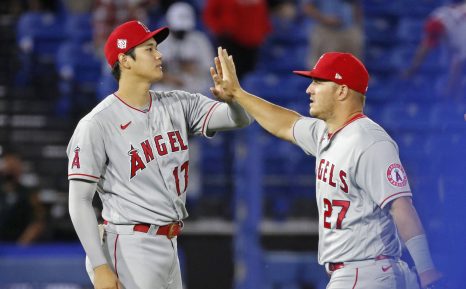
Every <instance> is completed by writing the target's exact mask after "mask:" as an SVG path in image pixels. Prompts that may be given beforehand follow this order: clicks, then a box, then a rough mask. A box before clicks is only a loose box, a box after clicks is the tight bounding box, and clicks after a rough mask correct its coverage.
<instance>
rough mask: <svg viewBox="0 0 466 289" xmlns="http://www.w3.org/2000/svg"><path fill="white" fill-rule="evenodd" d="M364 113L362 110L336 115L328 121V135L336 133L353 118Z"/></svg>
mask: <svg viewBox="0 0 466 289" xmlns="http://www.w3.org/2000/svg"><path fill="white" fill-rule="evenodd" d="M360 113H362V109H357V110H353V111H348V112H346V113H341V114H338V113H336V114H335V117H333V118H331V119H328V120H326V121H325V122H326V124H327V130H328V133H334V132H336V131H337V130H339V129H340V128H341V127H343V126H344V125H345V124H346V123H347V122H348V121H349V120H350V119H351V118H353V117H354V116H356V115H357V114H360Z"/></svg>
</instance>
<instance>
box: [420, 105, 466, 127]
mask: <svg viewBox="0 0 466 289" xmlns="http://www.w3.org/2000/svg"><path fill="white" fill-rule="evenodd" d="M465 113H466V104H465V103H464V102H454V101H448V100H447V101H446V102H444V103H440V104H437V105H435V106H434V107H433V108H432V110H431V112H430V116H429V118H430V122H431V125H432V126H434V127H437V128H440V129H443V130H444V131H461V130H462V131H463V132H464V131H465V121H464V114H465Z"/></svg>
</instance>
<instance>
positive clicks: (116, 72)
mask: <svg viewBox="0 0 466 289" xmlns="http://www.w3.org/2000/svg"><path fill="white" fill-rule="evenodd" d="M134 49H135V47H133V48H131V49H130V50H128V51H127V52H126V53H125V55H128V56H129V57H131V58H132V59H134V60H136V53H134ZM112 75H113V77H115V79H116V80H117V81H120V77H121V69H120V62H118V61H117V62H115V64H114V65H113V67H112Z"/></svg>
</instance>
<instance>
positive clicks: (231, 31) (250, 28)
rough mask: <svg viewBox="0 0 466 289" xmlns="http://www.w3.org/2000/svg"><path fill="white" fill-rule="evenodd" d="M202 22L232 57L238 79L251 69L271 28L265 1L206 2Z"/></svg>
mask: <svg viewBox="0 0 466 289" xmlns="http://www.w3.org/2000/svg"><path fill="white" fill-rule="evenodd" d="M203 20H204V23H205V25H206V27H207V28H208V29H209V30H210V32H211V33H212V34H213V35H214V36H215V38H216V41H217V44H218V45H220V46H222V47H224V48H226V49H228V51H230V53H231V54H232V55H233V56H235V59H236V71H237V73H238V76H239V77H240V78H241V77H242V76H243V75H244V74H245V73H246V72H248V71H250V70H252V69H253V68H254V65H255V63H256V59H257V54H258V48H259V46H260V45H261V44H262V43H263V42H264V39H265V38H266V36H267V34H268V32H269V31H270V27H271V25H270V22H269V15H268V9H267V1H266V0H207V1H206V6H205V8H204V11H203Z"/></svg>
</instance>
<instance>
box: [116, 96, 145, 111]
mask: <svg viewBox="0 0 466 289" xmlns="http://www.w3.org/2000/svg"><path fill="white" fill-rule="evenodd" d="M113 95H114V96H115V97H116V98H118V99H119V100H120V101H121V102H123V103H124V104H125V105H126V106H127V107H129V108H131V109H134V110H137V111H139V112H142V113H146V111H143V110H140V109H138V108H135V107H132V106H131V105H129V104H127V103H126V102H125V101H124V100H123V99H121V98H119V97H118V95H116V94H115V93H114V94H113ZM149 99H150V103H149V109H148V110H147V112H149V111H150V109H151V108H152V96H151V95H150V93H149Z"/></svg>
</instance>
